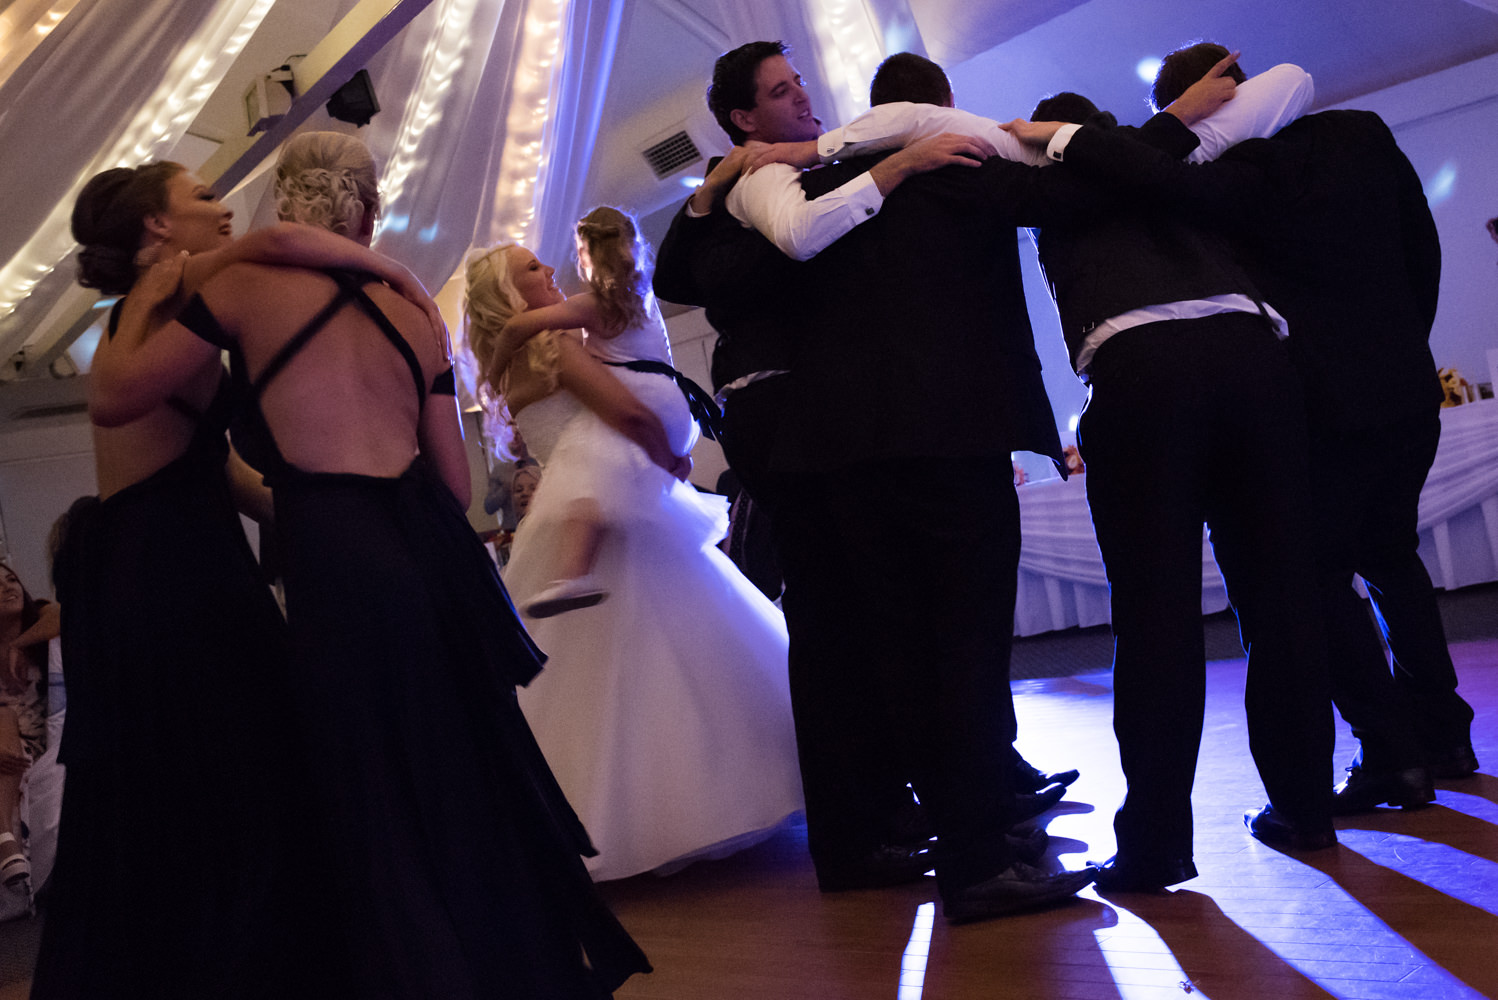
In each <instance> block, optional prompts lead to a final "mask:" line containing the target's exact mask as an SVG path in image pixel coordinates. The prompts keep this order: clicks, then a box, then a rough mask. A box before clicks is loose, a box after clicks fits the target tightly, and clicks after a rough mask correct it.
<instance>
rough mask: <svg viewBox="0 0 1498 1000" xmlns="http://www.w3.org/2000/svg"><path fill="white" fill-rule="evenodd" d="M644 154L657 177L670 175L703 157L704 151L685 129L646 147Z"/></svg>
mask: <svg viewBox="0 0 1498 1000" xmlns="http://www.w3.org/2000/svg"><path fill="white" fill-rule="evenodd" d="M644 155H645V162H647V163H649V164H650V169H651V170H653V171H654V172H655V176H656V177H668V176H670V175H671V174H674V173H676V171H678V170H680V169H681V168H682V167H685V166H686V165H687V164H689V163H696V162H697V161H698V160H700V159H702V151H701V150H699V149H698V148H697V144H696V143H694V142H692V137H691V136H690V135H687V133H686V132H685V131H682V132H676V133H673V134H672V135H669V136H667V137H666V138H664V139H662V140H661V141H660V142H658V143H656V144H655V145H653V146H651V147H649V148H648V149H646V150H645V151H644Z"/></svg>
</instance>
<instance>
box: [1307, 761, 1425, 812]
mask: <svg viewBox="0 0 1498 1000" xmlns="http://www.w3.org/2000/svg"><path fill="white" fill-rule="evenodd" d="M1435 800H1436V786H1435V785H1434V784H1433V783H1432V782H1431V779H1430V770H1429V769H1428V768H1424V767H1405V768H1399V769H1397V770H1396V769H1393V768H1391V769H1388V770H1374V769H1372V768H1370V767H1367V766H1366V765H1364V764H1360V763H1359V764H1353V765H1352V766H1351V767H1349V768H1348V769H1347V780H1346V781H1344V782H1342V783H1341V784H1340V785H1338V786H1337V788H1336V791H1335V792H1334V793H1333V794H1332V814H1333V815H1336V816H1349V815H1351V814H1352V813H1360V812H1369V811H1371V810H1373V809H1377V808H1378V807H1379V806H1381V805H1383V804H1385V803H1388V804H1389V805H1391V806H1398V807H1399V808H1401V809H1423V808H1425V807H1426V806H1428V805H1430V804H1431V803H1432V802H1434V801H1435Z"/></svg>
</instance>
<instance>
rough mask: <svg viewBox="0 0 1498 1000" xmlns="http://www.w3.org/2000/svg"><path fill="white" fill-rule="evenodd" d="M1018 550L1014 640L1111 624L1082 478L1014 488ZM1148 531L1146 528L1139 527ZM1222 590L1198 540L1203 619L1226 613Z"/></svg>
mask: <svg viewBox="0 0 1498 1000" xmlns="http://www.w3.org/2000/svg"><path fill="white" fill-rule="evenodd" d="M1018 492H1019V509H1020V532H1021V538H1022V540H1023V541H1022V543H1021V548H1020V557H1019V596H1018V598H1017V600H1016V601H1015V608H1014V634H1015V635H1034V634H1036V633H1037V632H1050V631H1054V630H1056V629H1063V628H1071V627H1073V626H1079V625H1080V626H1087V625H1101V624H1104V623H1106V622H1108V621H1111V620H1112V616H1111V614H1110V612H1109V607H1108V577H1107V575H1106V574H1105V573H1104V571H1103V559H1102V556H1101V555H1099V554H1098V547H1097V535H1096V534H1094V533H1093V530H1092V514H1091V512H1090V511H1089V510H1088V508H1087V476H1086V475H1085V474H1083V475H1080V476H1072V477H1071V478H1070V479H1068V480H1066V481H1065V482H1063V481H1061V480H1060V479H1048V480H1045V481H1043V482H1037V483H1026V484H1025V485H1024V486H1021V487H1019V491H1018ZM1140 527H1141V529H1144V530H1148V526H1147V525H1140ZM1227 605H1228V599H1227V590H1226V588H1225V587H1224V585H1223V582H1222V574H1221V573H1220V572H1218V569H1217V563H1216V562H1215V561H1214V560H1213V558H1212V547H1211V544H1210V543H1209V542H1208V541H1207V538H1206V533H1205V531H1204V532H1203V534H1202V613H1203V614H1207V613H1209V612H1213V611H1221V610H1222V609H1223V608H1225V607H1227Z"/></svg>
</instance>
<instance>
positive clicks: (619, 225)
mask: <svg viewBox="0 0 1498 1000" xmlns="http://www.w3.org/2000/svg"><path fill="white" fill-rule="evenodd" d="M577 242H578V245H579V249H580V250H586V251H587V259H588V262H589V263H591V264H592V269H591V272H590V271H588V270H586V269H585V268H584V267H583V260H582V254H581V253H579V255H578V268H577V269H578V274H579V275H580V276H581V277H582V278H583V280H584V281H586V282H587V283H588V284H589V285H590V286H591V287H592V289H593V292H594V294H596V295H597V296H598V305H599V309H600V311H601V312H602V313H603V325H604V327H605V328H606V329H608V330H610V331H616V330H622V329H623V328H625V327H627V326H630V325H631V324H633V323H642V322H644V321H645V317H646V305H645V303H646V301H647V298H648V296H649V295H650V246H649V244H647V243H646V242H645V241H644V240H643V239H641V238H640V228H639V226H638V225H636V224H635V220H634V219H633V218H632V217H631V216H630V215H629V214H628V213H627V212H621V211H620V210H619V209H617V208H612V207H610V206H608V205H601V206H599V207H598V208H595V209H593V211H591V212H589V213H588V214H587V215H585V216H583V217H582V218H581V219H579V220H578V223H577Z"/></svg>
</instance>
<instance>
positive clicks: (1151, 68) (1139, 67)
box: [1134, 56, 1165, 83]
mask: <svg viewBox="0 0 1498 1000" xmlns="http://www.w3.org/2000/svg"><path fill="white" fill-rule="evenodd" d="M1164 61H1165V60H1163V59H1159V58H1156V57H1155V56H1147V57H1146V58H1144V59H1141V60H1139V62H1138V63H1136V64H1135V66H1134V72H1135V73H1138V74H1139V79H1141V80H1143V81H1144V82H1145V83H1154V82H1155V74H1156V73H1158V72H1160V64H1161V63H1163V62H1164Z"/></svg>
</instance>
